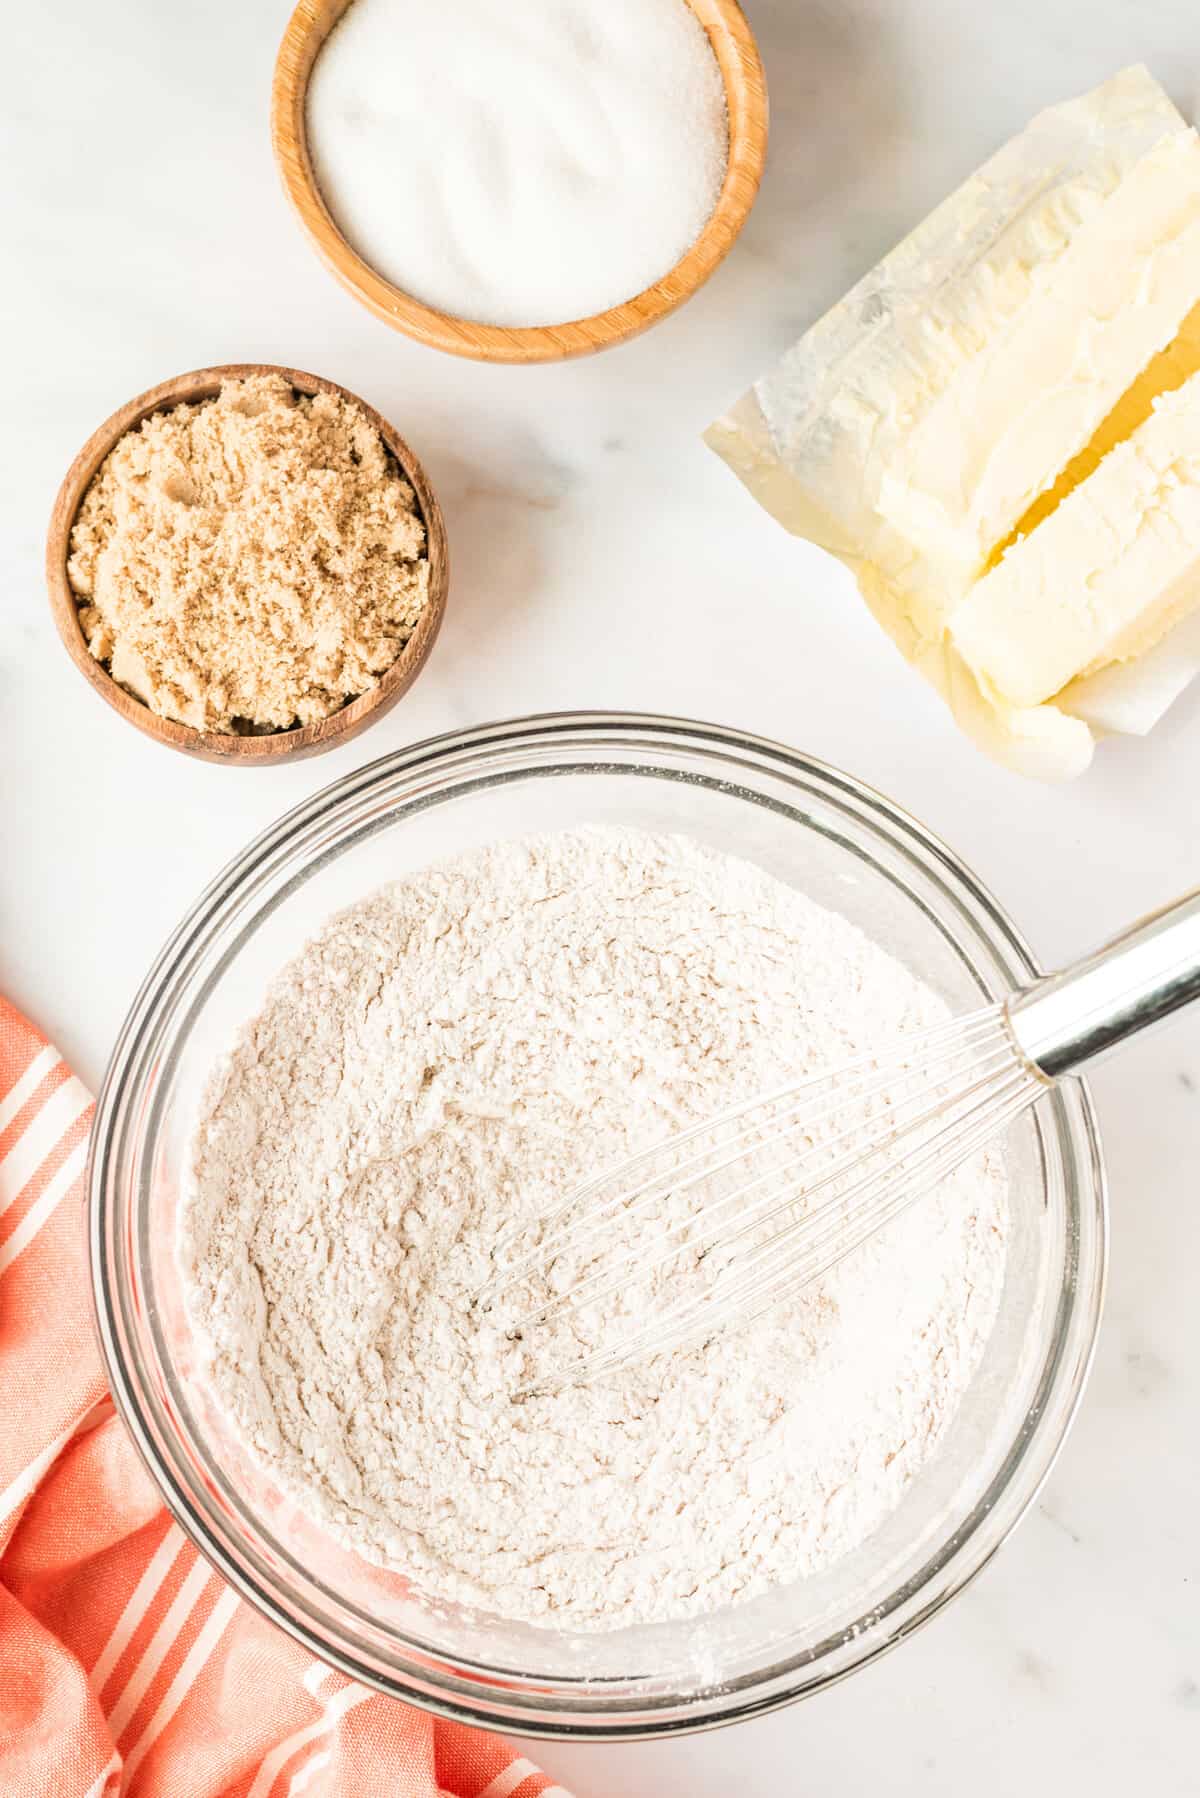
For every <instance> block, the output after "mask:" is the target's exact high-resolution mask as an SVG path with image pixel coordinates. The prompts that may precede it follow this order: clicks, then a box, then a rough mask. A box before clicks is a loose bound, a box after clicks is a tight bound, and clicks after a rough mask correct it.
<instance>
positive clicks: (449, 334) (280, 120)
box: [271, 0, 767, 362]
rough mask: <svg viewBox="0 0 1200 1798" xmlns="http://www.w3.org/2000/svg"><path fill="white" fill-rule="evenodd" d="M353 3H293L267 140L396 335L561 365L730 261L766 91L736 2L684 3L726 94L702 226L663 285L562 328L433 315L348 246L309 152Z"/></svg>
mask: <svg viewBox="0 0 1200 1798" xmlns="http://www.w3.org/2000/svg"><path fill="white" fill-rule="evenodd" d="M352 3H353V0H300V3H299V5H298V6H297V7H296V10H295V11H294V12H293V14H292V16H291V19H290V20H289V22H288V26H287V30H286V31H285V33H284V38H283V42H282V44H281V45H280V48H279V55H278V58H277V60H276V63H275V77H274V82H273V85H272V92H271V141H272V144H273V145H274V149H275V159H276V161H277V163H278V164H279V171H280V174H281V175H282V177H283V185H284V190H285V192H286V193H287V196H288V199H289V200H290V201H291V203H292V206H293V207H294V209H295V211H296V213H297V214H298V216H299V219H300V223H301V224H302V226H303V227H304V230H305V232H306V233H307V235H308V237H309V239H310V241H311V243H312V244H313V247H314V248H315V249H316V251H317V254H318V255H319V256H320V258H321V260H322V261H323V262H324V263H325V265H326V266H327V267H328V268H329V269H330V270H331V271H332V272H333V274H334V275H336V277H337V279H338V280H339V281H340V282H341V283H342V286H343V287H345V288H347V289H348V290H349V291H350V292H351V293H352V294H353V295H354V297H355V299H357V300H361V302H362V303H363V305H364V306H367V307H369V308H370V310H371V311H372V312H373V313H374V314H375V315H376V317H377V318H381V319H382V320H383V321H384V323H385V324H388V325H391V326H392V327H393V329H395V330H397V331H403V332H405V333H406V334H407V335H408V336H409V337H414V338H416V340H417V341H418V342H419V343H424V344H428V345H429V346H430V347H431V348H433V349H438V350H449V351H450V352H451V353H452V354H453V355H456V356H471V357H474V358H475V360H476V361H480V362H557V361H561V360H562V359H563V358H565V357H568V356H583V355H587V354H589V353H590V352H592V351H595V350H604V349H610V348H611V347H612V346H613V345H614V344H618V343H624V342H625V341H626V340H627V339H628V338H630V337H636V336H637V334H638V333H639V332H641V331H645V330H647V329H648V328H649V327H650V326H651V325H654V324H657V323H658V321H659V319H661V318H665V317H666V316H667V314H668V313H669V312H673V311H674V310H675V308H676V307H677V306H681V305H682V304H683V302H684V301H685V300H687V299H690V298H691V296H692V294H694V293H695V292H696V289H697V288H698V287H700V286H702V285H703V283H704V282H705V281H707V280H708V277H709V276H710V275H711V274H712V272H713V270H714V269H715V268H716V267H717V265H718V263H720V262H721V261H722V260H723V259H724V258H725V256H727V255H728V253H729V251H730V249H731V248H732V246H733V243H734V240H735V238H736V237H737V235H738V233H739V232H740V230H741V228H742V226H743V225H744V224H745V222H746V219H747V216H748V215H749V212H750V208H751V206H752V205H753V204H754V198H755V195H756V194H757V192H758V186H759V182H760V180H761V179H762V171H763V164H764V162H765V160H766V153H767V87H766V78H765V76H764V74H763V66H762V61H761V58H760V57H759V54H758V46H757V44H756V43H755V41H754V34H753V32H752V31H751V30H750V27H749V25H748V24H747V22H746V19H745V16H744V15H743V13H742V10H741V8H740V7H739V6H738V5H737V3H736V0H685V3H686V4H687V5H688V6H690V7H691V10H692V11H693V12H694V13H695V14H696V17H697V18H698V19H699V21H700V23H701V25H703V27H704V30H705V32H706V34H707V36H708V40H709V43H710V44H711V45H712V49H713V53H714V55H715V57H716V59H717V64H718V66H719V68H720V71H721V79H722V82H723V83H724V87H725V103H726V109H727V111H728V115H729V159H728V163H727V165H726V169H725V179H724V182H723V184H722V187H721V191H720V193H719V195H718V197H717V202H716V205H715V207H714V208H713V211H712V212H711V214H710V215H709V218H708V222H707V224H706V225H705V226H704V229H703V230H702V231H701V233H700V235H699V237H698V238H697V239H696V241H695V242H694V243H693V244H692V246H691V248H690V249H689V250H688V251H687V252H686V253H685V254H684V255H683V256H682V257H681V258H680V260H679V261H678V262H677V263H676V264H675V267H674V268H673V269H671V270H670V271H669V273H667V274H666V275H664V276H663V278H662V279H661V280H660V281H656V282H655V283H654V284H653V286H651V287H647V288H646V289H645V290H644V291H643V292H642V293H639V294H635V295H634V296H633V298H632V299H629V300H626V301H625V302H624V304H622V305H620V306H612V307H610V308H609V309H608V310H607V311H605V312H597V313H595V314H593V316H592V317H590V318H580V319H574V320H572V321H570V322H568V323H564V324H552V325H536V326H521V327H517V326H512V327H510V326H506V325H488V324H479V323H477V322H475V321H474V320H472V319H468V318H458V317H456V316H454V315H453V314H452V313H448V312H439V311H438V310H436V308H434V307H432V306H426V305H423V304H422V302H421V301H420V300H417V299H415V298H414V297H413V295H412V294H409V293H406V292H405V291H404V290H403V288H400V287H396V286H393V284H392V283H391V282H390V281H386V280H385V279H384V278H383V276H382V275H380V274H378V273H377V272H376V270H375V269H373V268H372V267H371V266H370V264H369V263H367V262H365V261H364V260H363V258H362V257H361V256H359V255H358V254H357V252H356V251H355V250H354V249H353V248H352V247H351V245H350V244H349V242H348V241H347V239H346V238H345V237H344V236H343V235H342V232H341V230H340V229H339V227H338V225H337V224H336V223H335V221H334V218H333V215H332V213H331V212H330V211H329V208H328V207H327V206H326V204H325V201H324V199H323V198H322V195H321V190H320V188H319V186H318V184H317V179H316V175H315V173H314V170H313V162H312V157H311V155H310V154H309V147H308V131H307V120H306V107H307V95H308V82H309V77H310V75H311V74H312V70H313V65H314V63H315V62H316V60H317V57H318V55H319V54H320V51H321V47H322V45H323V44H324V42H325V40H326V38H327V37H328V36H329V34H330V32H331V31H332V30H333V28H334V26H335V25H336V24H337V22H338V20H339V19H340V18H341V17H342V14H343V13H344V12H345V11H346V10H347V8H348V7H349V6H350V5H351V4H352Z"/></svg>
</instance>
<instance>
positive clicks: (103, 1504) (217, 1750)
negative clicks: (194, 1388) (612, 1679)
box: [0, 999, 568, 1798]
mask: <svg viewBox="0 0 1200 1798" xmlns="http://www.w3.org/2000/svg"><path fill="white" fill-rule="evenodd" d="M91 1115H92V1104H91V1100H90V1098H89V1096H88V1094H87V1093H86V1092H85V1090H84V1088H83V1087H82V1086H81V1085H80V1083H79V1081H78V1080H77V1079H76V1078H75V1076H74V1075H73V1074H72V1073H71V1071H70V1069H69V1068H67V1067H66V1066H64V1064H63V1062H62V1061H61V1059H60V1058H59V1056H58V1054H57V1053H56V1052H55V1050H53V1049H52V1048H51V1047H50V1046H49V1045H48V1044H47V1043H46V1041H45V1040H44V1038H42V1037H41V1036H39V1035H38V1033H37V1032H36V1031H35V1030H34V1029H33V1028H32V1026H31V1025H30V1024H29V1023H28V1022H27V1021H26V1020H25V1019H24V1018H23V1017H22V1016H21V1015H20V1013H19V1012H16V1011H14V1010H13V1008H12V1007H11V1006H10V1005H8V1004H6V1003H5V1001H4V1000H2V999H0V1794H2V1795H3V1798H116V1794H118V1793H120V1794H122V1795H123V1798H288V1795H292V1794H295V1795H298V1794H300V1793H304V1794H305V1795H306V1798H384V1795H385V1794H386V1798H436V1795H438V1794H441V1795H442V1798H445V1795H448V1794H449V1795H453V1798H536V1795H537V1794H539V1793H540V1794H542V1795H543V1798H568V1794H567V1793H566V1792H564V1791H563V1788H562V1787H561V1786H554V1785H552V1784H551V1783H550V1781H549V1779H548V1778H547V1777H546V1775H545V1774H543V1773H541V1772H539V1771H538V1769H537V1768H536V1767H534V1766H533V1765H532V1764H531V1763H530V1762H529V1761H526V1760H524V1759H522V1758H520V1757H519V1756H515V1755H514V1752H513V1750H512V1749H511V1748H509V1747H508V1746H506V1744H505V1743H503V1742H501V1741H499V1740H498V1739H497V1738H496V1737H495V1736H490V1735H487V1734H485V1733H483V1732H482V1731H479V1730H472V1729H466V1728H464V1727H462V1726H461V1725H458V1724H450V1723H441V1722H435V1721H434V1720H433V1719H432V1718H430V1717H427V1716H426V1715H425V1714H424V1713H423V1712H421V1711H417V1710H413V1709H412V1708H410V1707H409V1706H408V1705H405V1704H400V1703H397V1702H396V1701H395V1700H394V1699H390V1698H384V1697H381V1696H380V1695H379V1694H378V1693H376V1692H371V1691H368V1690H367V1688H366V1687H365V1686H361V1685H358V1684H356V1683H355V1682H354V1681H352V1680H347V1679H345V1678H343V1677H342V1675H341V1674H340V1673H335V1672H333V1671H332V1670H331V1669H330V1668H328V1667H325V1666H323V1665H322V1664H321V1663H320V1662H319V1661H314V1660H313V1658H312V1656H311V1655H310V1654H308V1653H306V1652H305V1650H304V1649H303V1648H301V1647H300V1646H299V1645H298V1644H297V1643H295V1642H293V1641H292V1640H291V1638H290V1637H288V1636H285V1635H283V1634H282V1633H281V1632H280V1631H278V1630H276V1629H275V1628H274V1627H273V1626H272V1625H270V1624H268V1623H267V1622H266V1621H265V1620H264V1619H263V1618H261V1617H260V1616H259V1615H258V1614H257V1612H255V1611H252V1610H251V1609H249V1607H248V1606H246V1605H244V1604H243V1603H242V1602H241V1601H240V1600H239V1599H238V1598H237V1597H236V1595H235V1594H234V1593H233V1592H232V1591H231V1590H230V1588H229V1587H228V1586H227V1585H225V1583H224V1581H223V1580H222V1579H221V1577H220V1575H219V1574H217V1573H215V1572H214V1571H213V1570H212V1569H211V1568H210V1567H209V1566H208V1564H207V1562H205V1561H204V1560H202V1559H201V1558H200V1557H199V1556H198V1555H197V1553H196V1551H195V1549H194V1548H193V1547H192V1545H191V1543H190V1542H188V1541H187V1539H186V1538H185V1537H184V1535H183V1534H182V1532H181V1531H180V1529H179V1528H178V1526H177V1525H176V1524H174V1523H173V1522H172V1521H171V1519H170V1518H169V1517H168V1515H167V1513H166V1512H165V1511H164V1510H163V1508H162V1506H161V1505H160V1504H159V1502H158V1498H157V1495H156V1493H155V1490H154V1488H153V1486H152V1485H151V1483H150V1480H149V1478H148V1476H147V1475H146V1473H145V1472H144V1471H143V1468H142V1465H141V1463H140V1461H139V1460H138V1458H137V1456H136V1454H135V1453H134V1450H133V1447H132V1445H131V1443H130V1441H129V1438H128V1436H127V1435H126V1433H125V1430H124V1427H123V1426H122V1424H121V1421H120V1419H119V1418H118V1417H117V1416H116V1415H115V1413H114V1411H113V1407H112V1404H111V1401H110V1400H109V1398H108V1395H107V1393H106V1391H105V1386H104V1378H103V1375H102V1373H101V1370H100V1361H99V1357H98V1354H97V1351H96V1347H95V1344H94V1340H93V1336H92V1324H91V1300H90V1296H89V1290H88V1280H87V1267H86V1245H85V1237H84V1225H83V1169H84V1160H85V1156H86V1153H87V1134H88V1128H89V1125H90V1122H91Z"/></svg>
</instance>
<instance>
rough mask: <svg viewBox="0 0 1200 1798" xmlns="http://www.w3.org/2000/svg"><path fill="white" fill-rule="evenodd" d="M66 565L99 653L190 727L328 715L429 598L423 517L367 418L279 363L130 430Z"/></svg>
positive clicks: (92, 499) (119, 675)
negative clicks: (287, 373)
mask: <svg viewBox="0 0 1200 1798" xmlns="http://www.w3.org/2000/svg"><path fill="white" fill-rule="evenodd" d="M68 573H69V576H70V580H71V585H72V587H73V588H74V590H75V593H76V595H77V596H78V597H79V599H80V601H81V604H80V610H79V618H80V624H81V626H82V628H83V633H84V636H85V638H86V639H87V643H88V648H89V649H90V650H91V653H92V654H93V655H94V656H95V657H96V658H97V660H98V661H101V662H105V663H107V664H108V666H109V669H110V671H111V673H112V675H113V677H114V679H115V680H118V681H120V682H121V684H122V685H123V686H125V687H128V688H129V690H130V691H131V692H132V693H134V694H135V695H136V696H137V698H139V699H141V700H142V701H143V702H144V703H145V704H146V705H148V706H149V707H150V709H151V711H154V712H157V713H158V714H159V715H160V716H161V717H164V718H173V719H175V720H176V721H177V722H178V723H180V724H187V725H191V726H192V727H193V728H195V729H197V730H204V731H238V732H242V733H246V732H248V731H271V730H286V729H288V728H289V727H290V726H292V725H294V724H311V723H315V722H318V721H319V720H320V719H322V718H327V717H329V715H330V714H331V713H333V712H336V711H337V710H338V708H339V707H340V706H342V705H344V704H345V703H346V701H347V700H349V699H353V698H355V697H356V696H357V695H358V694H360V693H363V692H365V691H366V690H367V688H368V687H371V686H372V685H374V683H375V681H376V680H377V678H378V677H379V675H381V674H382V673H383V672H384V671H385V670H386V669H387V668H389V667H390V666H391V664H392V663H393V662H394V661H395V659H396V657H397V655H399V653H400V651H401V649H402V648H403V647H404V645H405V643H406V642H407V641H408V639H409V637H411V635H412V633H413V631H414V630H415V628H416V626H417V622H418V620H419V619H420V616H421V613H422V612H423V610H424V609H425V605H426V602H427V600H428V595H429V563H428V559H427V556H426V545H425V527H424V525H423V524H422V522H421V518H420V515H419V513H418V511H417V508H416V501H415V497H414V495H413V491H412V488H411V487H410V486H409V484H408V482H407V481H405V479H404V478H403V475H402V474H401V472H400V469H399V467H398V466H397V464H396V462H395V460H394V458H393V457H392V455H391V453H390V452H389V450H388V449H387V446H386V445H385V443H384V441H383V439H382V437H381V436H380V434H379V431H378V428H377V427H376V426H375V424H374V423H373V422H372V421H371V419H370V418H368V416H367V414H366V413H365V412H364V411H363V410H362V409H361V407H359V406H356V405H354V404H353V403H352V402H351V401H350V400H348V399H346V398H344V397H343V396H342V395H340V394H336V393H329V392H327V391H325V390H322V391H320V392H318V393H316V394H314V395H312V396H311V397H309V396H308V395H306V394H299V393H297V392H296V390H295V389H294V388H293V387H292V386H291V385H290V384H289V382H288V381H286V380H285V379H284V377H283V376H282V375H278V374H264V375H253V376H249V377H247V378H246V379H244V380H233V381H226V382H225V383H224V385H223V386H222V388H221V391H220V394H219V395H218V396H217V397H216V398H215V399H211V400H205V401H202V402H199V403H198V404H194V405H181V406H177V407H175V409H174V410H173V411H170V412H156V413H154V414H153V415H152V416H151V417H149V418H147V419H145V420H144V421H143V423H142V424H141V425H139V426H138V428H137V429H136V430H134V431H129V432H127V433H126V434H125V436H124V437H122V438H121V440H120V442H119V443H118V444H117V445H116V447H115V448H114V449H113V450H112V451H111V453H110V454H109V456H108V457H107V458H106V459H105V461H104V462H103V464H102V465H101V467H100V469H99V471H98V472H97V475H96V478H95V480H94V481H93V482H92V484H91V486H90V487H89V489H88V491H87V494H86V495H85V497H84V500H83V504H82V506H81V507H80V509H79V516H78V518H77V519H76V521H75V525H74V527H73V529H72V532H71V558H70V561H69V563H68Z"/></svg>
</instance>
